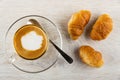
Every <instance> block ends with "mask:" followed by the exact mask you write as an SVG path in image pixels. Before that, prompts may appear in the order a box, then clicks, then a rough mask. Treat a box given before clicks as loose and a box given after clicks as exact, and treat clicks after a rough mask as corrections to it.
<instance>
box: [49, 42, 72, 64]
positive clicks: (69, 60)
mask: <svg viewBox="0 0 120 80" xmlns="http://www.w3.org/2000/svg"><path fill="white" fill-rule="evenodd" d="M49 41H50V42H51V43H52V44H53V46H54V47H55V48H56V49H57V50H58V52H59V53H60V54H61V55H62V56H63V57H64V59H65V60H66V61H67V62H68V63H70V64H71V63H72V62H73V59H72V58H71V57H70V56H68V55H67V54H66V53H65V52H63V50H61V49H60V48H59V47H58V46H57V45H55V44H54V43H53V42H52V41H51V40H49Z"/></svg>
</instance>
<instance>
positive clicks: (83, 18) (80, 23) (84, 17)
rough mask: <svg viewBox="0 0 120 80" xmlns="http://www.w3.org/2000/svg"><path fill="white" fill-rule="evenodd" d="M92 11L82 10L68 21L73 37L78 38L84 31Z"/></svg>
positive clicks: (69, 30) (70, 33)
mask: <svg viewBox="0 0 120 80" xmlns="http://www.w3.org/2000/svg"><path fill="white" fill-rule="evenodd" d="M90 17H91V13H90V11H88V10H81V11H79V12H76V13H74V14H73V15H72V17H71V19H70V20H69V22H68V33H69V35H70V37H71V39H73V40H76V39H78V37H79V36H80V35H81V34H82V33H83V31H84V27H85V26H86V24H87V23H88V22H89V19H90Z"/></svg>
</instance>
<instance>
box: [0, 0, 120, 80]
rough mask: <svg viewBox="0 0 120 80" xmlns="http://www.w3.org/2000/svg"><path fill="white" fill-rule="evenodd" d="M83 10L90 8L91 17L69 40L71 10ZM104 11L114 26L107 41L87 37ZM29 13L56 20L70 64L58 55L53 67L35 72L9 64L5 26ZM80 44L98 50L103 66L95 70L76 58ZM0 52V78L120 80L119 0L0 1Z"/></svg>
mask: <svg viewBox="0 0 120 80" xmlns="http://www.w3.org/2000/svg"><path fill="white" fill-rule="evenodd" d="M82 9H88V10H90V11H91V12H92V17H91V20H90V22H89V23H88V25H87V26H86V30H85V32H84V33H83V34H82V36H81V37H80V38H79V39H78V40H77V41H72V40H70V38H69V35H68V33H67V22H68V20H69V19H70V16H71V15H72V14H73V13H74V12H76V11H79V10H82ZM103 13H108V14H110V15H111V17H112V18H113V21H114V29H113V31H112V33H111V34H110V36H109V37H108V38H107V39H106V40H103V41H100V42H97V41H93V40H91V39H90V38H89V31H90V30H89V29H90V28H91V26H92V25H93V23H94V22H95V20H96V18H97V17H98V16H99V15H101V14H103ZM31 14H32V15H33V14H35V15H41V16H45V17H47V18H49V19H51V20H52V21H53V22H54V23H56V25H57V26H58V28H59V29H60V31H61V33H62V38H63V49H64V51H66V53H68V54H69V55H70V56H72V58H73V59H74V63H73V64H68V63H67V62H65V61H64V59H63V58H62V57H59V59H58V61H57V63H56V64H55V65H54V66H53V67H51V68H50V69H49V70H47V71H44V72H42V73H37V74H30V73H25V72H22V71H19V70H18V69H16V68H15V67H13V66H12V65H11V64H10V62H9V59H8V57H9V54H8V53H3V46H4V44H3V42H4V39H3V38H4V36H5V32H6V29H8V27H9V26H10V25H11V24H12V23H13V22H14V21H15V20H16V19H18V18H20V17H22V16H25V15H31ZM81 45H91V46H92V47H94V48H95V49H96V50H99V51H101V52H102V53H103V57H104V61H105V64H104V66H103V67H102V68H99V69H96V68H91V67H89V66H87V65H85V64H83V63H82V62H81V61H80V60H79V57H78V49H79V47H80V46H81ZM0 53H1V55H0V80H120V0H0ZM7 55H8V56H7Z"/></svg>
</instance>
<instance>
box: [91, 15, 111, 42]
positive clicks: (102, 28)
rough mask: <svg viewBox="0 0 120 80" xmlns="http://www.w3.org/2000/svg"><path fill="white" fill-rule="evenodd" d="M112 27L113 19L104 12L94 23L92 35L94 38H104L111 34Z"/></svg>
mask: <svg viewBox="0 0 120 80" xmlns="http://www.w3.org/2000/svg"><path fill="white" fill-rule="evenodd" d="M112 28H113V22H112V19H111V18H110V16H109V15H108V14H103V15H101V16H100V17H99V18H98V19H97V21H96V23H95V24H94V25H93V28H92V31H91V33H90V37H91V39H93V40H103V39H105V38H106V37H107V36H108V35H109V34H110V32H111V31H112Z"/></svg>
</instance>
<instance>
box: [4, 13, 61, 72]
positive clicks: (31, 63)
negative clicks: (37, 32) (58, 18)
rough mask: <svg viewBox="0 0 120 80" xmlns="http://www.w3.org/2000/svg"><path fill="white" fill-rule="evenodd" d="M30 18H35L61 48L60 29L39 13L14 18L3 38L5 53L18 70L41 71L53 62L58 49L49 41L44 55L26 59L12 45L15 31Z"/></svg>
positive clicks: (55, 59) (56, 56)
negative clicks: (9, 56)
mask: <svg viewBox="0 0 120 80" xmlns="http://www.w3.org/2000/svg"><path fill="white" fill-rule="evenodd" d="M30 19H35V20H36V21H38V22H39V23H40V25H41V26H42V28H43V29H44V30H45V32H46V33H47V36H48V38H49V39H50V40H52V41H53V42H54V43H55V44H56V45H58V46H59V47H60V48H62V38H61V34H60V31H59V29H58V28H57V27H56V25H55V24H54V23H53V22H52V21H51V20H49V19H47V18H45V17H43V16H39V15H28V16H24V17H22V18H20V19H18V20H16V21H15V22H14V23H13V24H12V25H11V26H10V27H9V29H8V31H7V33H6V38H5V42H6V43H5V47H6V53H8V54H9V55H11V58H10V62H11V63H12V64H13V65H14V66H15V67H16V68H18V69H19V70H22V71H24V72H30V73H36V72H42V71H44V70H46V69H49V68H50V67H51V66H52V65H53V64H55V62H56V61H57V58H58V55H59V53H58V51H57V50H56V49H55V48H54V46H53V45H52V44H51V43H50V42H49V44H48V49H47V51H46V52H45V53H44V55H42V56H41V57H40V58H38V59H35V60H26V59H24V58H22V57H20V56H19V55H18V54H17V52H16V50H15V49H14V45H13V37H14V34H15V32H16V31H17V30H18V29H19V28H21V27H22V26H23V25H26V24H27V22H28V21H29V20H30Z"/></svg>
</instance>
